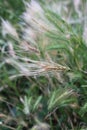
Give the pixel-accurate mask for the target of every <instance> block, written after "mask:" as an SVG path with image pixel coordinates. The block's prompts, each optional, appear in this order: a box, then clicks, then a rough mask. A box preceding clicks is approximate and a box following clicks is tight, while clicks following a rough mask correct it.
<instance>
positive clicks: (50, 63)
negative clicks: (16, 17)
mask: <svg viewBox="0 0 87 130" xmlns="http://www.w3.org/2000/svg"><path fill="white" fill-rule="evenodd" d="M24 4H25V12H23V13H22V15H21V16H20V21H19V22H17V23H14V24H12V23H11V22H9V21H8V20H4V19H2V24H1V35H0V37H1V40H0V106H1V107H0V127H1V129H2V130H10V129H12V130H82V129H87V116H86V113H87V109H86V108H87V100H86V99H87V92H86V91H87V72H86V70H87V58H86V55H87V51H86V50H87V45H86V42H85V41H84V40H83V37H82V34H81V31H80V32H79V31H78V27H82V25H81V23H80V24H79V25H77V26H76V25H74V23H72V21H71V22H68V21H67V20H65V18H63V17H62V16H61V17H60V15H59V14H58V13H57V12H56V11H55V10H54V9H52V8H53V3H50V4H49V5H50V6H48V5H45V4H44V3H43V4H42V3H39V2H36V1H34V0H32V1H31V2H29V3H27V2H25V3H24ZM75 9H76V6H75ZM76 11H77V12H76V13H77V14H79V15H80V13H81V12H80V13H78V10H76ZM64 16H65V14H64ZM72 17H73V14H72ZM79 17H80V16H79ZM75 26H76V28H75ZM83 31H84V30H83ZM83 33H84V32H83ZM84 36H85V35H84Z"/></svg>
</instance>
